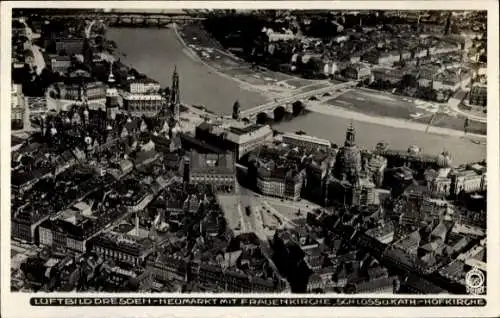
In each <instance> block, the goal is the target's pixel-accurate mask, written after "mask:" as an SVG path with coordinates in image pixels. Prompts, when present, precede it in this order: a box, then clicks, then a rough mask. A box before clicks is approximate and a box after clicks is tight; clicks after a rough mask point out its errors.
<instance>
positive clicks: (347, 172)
mask: <svg viewBox="0 0 500 318" xmlns="http://www.w3.org/2000/svg"><path fill="white" fill-rule="evenodd" d="M355 136H356V133H355V131H354V128H353V127H352V125H351V126H350V127H349V128H348V130H347V133H346V140H345V143H344V146H343V147H342V148H340V149H339V152H338V153H337V157H336V160H335V166H334V172H335V173H334V174H335V177H336V178H338V179H343V176H346V177H348V178H353V179H356V178H357V177H358V176H359V173H360V171H361V164H362V161H361V151H360V150H359V148H358V146H357V145H356V144H355Z"/></svg>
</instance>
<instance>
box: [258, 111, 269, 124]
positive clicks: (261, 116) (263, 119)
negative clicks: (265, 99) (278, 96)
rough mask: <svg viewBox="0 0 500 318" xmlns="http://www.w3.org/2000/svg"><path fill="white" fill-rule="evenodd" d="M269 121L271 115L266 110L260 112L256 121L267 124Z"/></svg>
mask: <svg viewBox="0 0 500 318" xmlns="http://www.w3.org/2000/svg"><path fill="white" fill-rule="evenodd" d="M268 121H269V117H268V116H267V114H266V113H265V112H260V113H258V114H257V117H256V122H257V124H259V125H266V124H267V123H268Z"/></svg>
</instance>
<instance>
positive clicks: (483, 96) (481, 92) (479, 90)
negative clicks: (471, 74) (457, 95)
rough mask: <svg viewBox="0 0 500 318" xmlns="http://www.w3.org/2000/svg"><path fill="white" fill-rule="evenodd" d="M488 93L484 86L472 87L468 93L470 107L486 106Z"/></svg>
mask: <svg viewBox="0 0 500 318" xmlns="http://www.w3.org/2000/svg"><path fill="white" fill-rule="evenodd" d="M487 98H488V91H487V86H486V85H474V86H472V88H471V90H470V93H469V103H470V105H471V106H483V107H485V106H486V103H487Z"/></svg>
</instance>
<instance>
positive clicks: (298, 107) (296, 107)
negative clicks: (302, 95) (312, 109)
mask: <svg viewBox="0 0 500 318" xmlns="http://www.w3.org/2000/svg"><path fill="white" fill-rule="evenodd" d="M305 108H306V105H305V104H304V103H303V102H302V101H301V100H297V101H295V102H293V104H292V112H293V115H294V116H297V115H300V113H302V111H303V110H304V109H305Z"/></svg>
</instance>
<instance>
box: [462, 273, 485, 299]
mask: <svg viewBox="0 0 500 318" xmlns="http://www.w3.org/2000/svg"><path fill="white" fill-rule="evenodd" d="M485 281H486V279H485V276H484V274H483V272H482V271H481V270H480V269H478V268H476V267H474V268H472V269H471V270H470V271H468V272H467V274H465V286H466V288H467V293H469V294H473V295H479V294H483V293H484V289H485V287H484V283H485Z"/></svg>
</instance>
